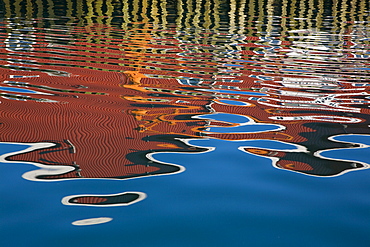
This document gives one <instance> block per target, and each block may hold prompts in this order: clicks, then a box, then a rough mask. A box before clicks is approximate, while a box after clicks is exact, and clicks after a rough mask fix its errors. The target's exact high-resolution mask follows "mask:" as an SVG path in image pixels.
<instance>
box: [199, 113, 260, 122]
mask: <svg viewBox="0 0 370 247" xmlns="http://www.w3.org/2000/svg"><path fill="white" fill-rule="evenodd" d="M194 118H198V119H208V120H214V121H220V122H227V123H234V124H246V123H250V122H254V121H253V120H252V119H251V118H249V117H247V116H243V115H237V114H231V113H223V112H216V113H212V114H206V115H198V116H194Z"/></svg>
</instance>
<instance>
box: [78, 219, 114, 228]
mask: <svg viewBox="0 0 370 247" xmlns="http://www.w3.org/2000/svg"><path fill="white" fill-rule="evenodd" d="M111 220H113V218H110V217H99V218H90V219H84V220H76V221H74V222H72V225H75V226H90V225H97V224H103V223H107V222H109V221H111Z"/></svg>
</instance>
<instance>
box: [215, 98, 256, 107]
mask: <svg viewBox="0 0 370 247" xmlns="http://www.w3.org/2000/svg"><path fill="white" fill-rule="evenodd" d="M218 101H219V102H221V103H224V104H226V105H234V106H250V105H251V104H249V103H247V102H243V101H238V100H229V99H219V100H218Z"/></svg>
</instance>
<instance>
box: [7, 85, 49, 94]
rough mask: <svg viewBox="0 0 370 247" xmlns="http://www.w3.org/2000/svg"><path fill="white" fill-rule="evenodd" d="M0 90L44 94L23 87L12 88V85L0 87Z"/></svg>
mask: <svg viewBox="0 0 370 247" xmlns="http://www.w3.org/2000/svg"><path fill="white" fill-rule="evenodd" d="M0 90H1V91H5V92H12V93H31V94H46V93H41V92H37V91H34V90H29V89H24V88H14V87H0Z"/></svg>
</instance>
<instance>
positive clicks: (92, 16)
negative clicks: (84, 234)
mask: <svg viewBox="0 0 370 247" xmlns="http://www.w3.org/2000/svg"><path fill="white" fill-rule="evenodd" d="M4 2H5V15H4V16H5V17H4V18H3V19H2V20H1V23H0V39H1V40H2V43H3V45H2V46H1V47H0V50H1V54H0V80H1V86H0V96H1V107H2V109H3V110H2V111H1V112H0V115H1V125H0V131H1V139H0V141H1V143H0V144H1V145H15V146H14V150H13V151H12V152H8V153H2V154H1V157H0V158H1V160H0V161H1V162H4V163H12V162H16V161H17V162H19V161H23V162H25V163H28V164H33V165H34V166H36V167H37V168H36V169H35V170H32V171H28V172H26V173H25V174H23V177H24V178H25V179H28V180H33V181H52V180H58V181H59V180H71V179H96V178H100V179H102V178H103V179H122V180H123V179H131V178H139V177H150V176H158V175H169V174H176V173H180V172H183V171H184V170H185V168H184V167H183V166H181V165H177V164H176V160H174V161H173V162H172V163H166V162H161V161H160V160H157V159H156V158H155V156H156V154H158V153H169V152H173V153H182V154H184V155H185V154H186V155H191V154H194V153H197V154H200V155H199V158H200V159H214V160H217V158H218V156H219V155H221V154H223V152H222V149H223V148H224V147H225V145H227V146H228V148H230V147H232V148H234V151H235V152H240V151H241V152H243V153H244V154H245V155H244V159H245V160H243V161H242V162H243V163H248V162H250V163H253V164H257V163H259V160H264V159H268V160H270V161H271V166H272V167H275V168H278V169H281V170H286V171H293V172H297V173H300V174H305V175H310V176H320V177H331V176H338V175H341V174H344V173H346V172H349V171H355V170H361V169H367V168H369V160H368V159H367V158H364V157H362V156H363V154H364V153H366V152H368V148H369V146H368V145H369V140H368V135H367V134H368V132H369V127H368V126H369V124H370V123H369V122H370V117H369V113H370V112H369V103H370V94H369V93H368V88H369V87H370V83H369V76H370V74H369V63H368V58H369V56H370V49H369V47H370V44H369V42H370V39H369V38H368V36H369V33H370V29H369V25H368V23H369V22H368V21H366V18H365V16H367V13H365V12H366V11H368V9H366V8H367V7H368V6H367V7H366V6H362V5H361V6H358V7H356V8H353V9H351V11H352V12H353V15H352V17H349V16H346V17H344V16H340V17H339V19H341V20H336V19H335V20H333V19H331V18H327V16H326V15H329V14H328V13H326V14H324V7H323V6H322V5H320V6H319V7H318V10H317V11H315V16H313V15H314V14H313V13H314V12H313V11H303V10H302V11H303V12H302V11H296V12H291V13H290V12H289V11H288V10H290V8H289V6H290V5H292V4H293V3H291V2H293V1H285V2H286V3H287V6H288V7H287V6H285V5H281V6H278V5H273V6H272V4H271V2H273V1H246V2H250V3H248V5H246V4H239V5H235V4H233V3H232V2H230V3H229V2H225V3H224V5H225V6H228V10H229V11H225V10H224V9H223V8H221V7H219V6H218V1H209V3H208V2H207V1H206V2H207V4H206V5H204V6H203V5H201V4H199V3H200V2H202V1H197V4H195V5H187V2H192V1H185V0H180V1H177V2H178V4H177V5H176V6H175V5H173V3H172V1H163V2H166V3H167V4H160V5H158V4H154V1H122V2H119V3H118V2H117V3H115V4H112V1H106V2H105V1H103V2H101V1H99V3H98V2H95V1H88V2H86V3H83V4H75V3H74V2H72V1H66V2H68V4H67V5H66V6H67V7H66V8H65V9H63V10H58V11H64V12H63V15H62V16H63V17H62V18H57V16H58V15H57V14H56V13H55V11H56V10H57V8H56V7H55V6H53V5H52V3H51V1H48V2H49V5H48V6H47V7H48V11H49V16H48V17H50V18H36V16H38V14H39V13H37V11H36V10H37V8H30V7H29V6H28V7H27V6H21V5H20V6H18V7H17V6H15V4H13V3H11V2H10V1H4ZM37 2H38V1H37ZM39 2H41V1H39ZM57 2H59V1H57ZM60 2H64V1H60ZM92 2H94V3H95V4H94V5H89V3H92ZM303 2H305V1H303ZM307 2H309V1H307ZM29 4H30V3H29ZM38 4H39V5H40V6H41V5H42V4H40V3H38ZM13 5H14V6H13ZM74 5H75V6H74ZM68 6H69V7H68ZM84 6H85V7H86V8H85V9H84ZM103 6H104V7H103ZM225 6H223V7H225ZM247 6H249V7H248V8H247ZM310 6H311V5H307V6H306V7H307V8H308V9H310ZM73 7H75V8H73ZM236 7H237V8H238V11H236V10H235V8H236ZM261 7H262V8H263V9H264V10H265V12H263V13H260V14H258V13H257V12H258V11H256V10H257V9H260V8H261ZM290 7H291V6H290ZM19 8H21V9H22V10H20V9H19ZM41 9H42V8H41ZM169 9H171V10H172V11H176V13H178V15H173V14H169V12H168V10H169ZM14 11H15V12H14ZM17 11H19V13H21V16H23V13H26V16H27V17H24V18H16V17H15V16H16V15H18V14H19V13H18V12H17ZM22 11H23V12H22ZM33 11H36V12H33ZM84 11H86V12H84ZM325 11H330V10H325ZM288 12H289V13H288ZM332 12H334V10H332ZM352 12H351V13H352ZM200 13H207V14H200ZM332 14H333V13H332ZM38 17H39V16H38ZM221 20H224V22H222V21H221ZM345 20H347V22H343V21H345ZM17 148H18V149H17ZM180 156H181V155H180ZM189 167H190V164H189ZM245 169H253V167H251V166H249V167H248V168H245ZM144 198H145V193H143V192H122V193H118V194H112V195H93V194H91V195H90V194H89V195H88V194H84V195H74V196H67V197H65V198H63V200H62V202H63V204H65V205H84V206H124V205H130V204H132V203H135V202H138V201H141V200H143V199H144ZM109 220H110V219H108V218H107V219H105V218H104V219H100V218H98V220H97V221H95V220H93V219H88V220H83V221H77V222H74V224H75V225H89V224H97V222H98V223H102V222H108V221H109Z"/></svg>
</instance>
